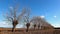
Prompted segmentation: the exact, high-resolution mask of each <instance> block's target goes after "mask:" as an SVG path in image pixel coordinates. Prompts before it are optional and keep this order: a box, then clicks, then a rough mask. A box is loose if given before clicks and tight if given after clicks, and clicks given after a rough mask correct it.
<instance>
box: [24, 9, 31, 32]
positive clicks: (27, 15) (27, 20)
mask: <svg viewBox="0 0 60 34" xmlns="http://www.w3.org/2000/svg"><path fill="white" fill-rule="evenodd" d="M29 15H30V9H27V14H26V15H25V17H24V22H26V27H27V29H26V32H28V29H29V27H30V19H29V17H30V16H29Z"/></svg>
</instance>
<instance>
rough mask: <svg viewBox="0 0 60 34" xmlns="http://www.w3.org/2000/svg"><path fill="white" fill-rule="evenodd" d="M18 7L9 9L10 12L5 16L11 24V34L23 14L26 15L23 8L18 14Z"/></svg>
mask: <svg viewBox="0 0 60 34" xmlns="http://www.w3.org/2000/svg"><path fill="white" fill-rule="evenodd" d="M17 11H18V6H16V7H11V8H10V11H9V12H8V13H7V14H6V15H5V17H6V19H7V21H10V22H12V25H13V28H12V32H13V31H14V28H15V27H16V25H17V24H18V22H19V21H20V20H21V19H22V17H23V16H24V14H25V13H26V8H23V10H22V12H21V13H19V14H18V12H17Z"/></svg>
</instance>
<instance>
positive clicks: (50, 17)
mask: <svg viewBox="0 0 60 34" xmlns="http://www.w3.org/2000/svg"><path fill="white" fill-rule="evenodd" d="M16 4H19V6H20V7H19V10H18V11H19V12H21V9H22V8H23V7H29V8H31V14H30V16H31V17H33V16H42V17H44V18H45V19H46V21H48V22H49V23H50V24H51V25H52V26H54V27H60V0H0V27H11V26H10V25H8V24H7V23H5V22H4V21H3V20H4V17H3V15H2V14H5V13H6V12H7V11H9V8H11V7H14V6H15V5H16ZM21 26H22V25H18V26H17V27H21Z"/></svg>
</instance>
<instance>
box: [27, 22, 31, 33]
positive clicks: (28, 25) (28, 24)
mask: <svg viewBox="0 0 60 34" xmlns="http://www.w3.org/2000/svg"><path fill="white" fill-rule="evenodd" d="M26 27H27V29H26V32H28V30H29V27H30V23H27V24H26Z"/></svg>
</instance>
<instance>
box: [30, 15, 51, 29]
mask: <svg viewBox="0 0 60 34" xmlns="http://www.w3.org/2000/svg"><path fill="white" fill-rule="evenodd" d="M31 22H32V23H33V24H36V25H37V27H38V29H39V27H40V29H41V26H51V24H49V23H48V22H47V21H46V20H45V19H44V18H41V17H40V16H35V17H33V18H32V19H31Z"/></svg>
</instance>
